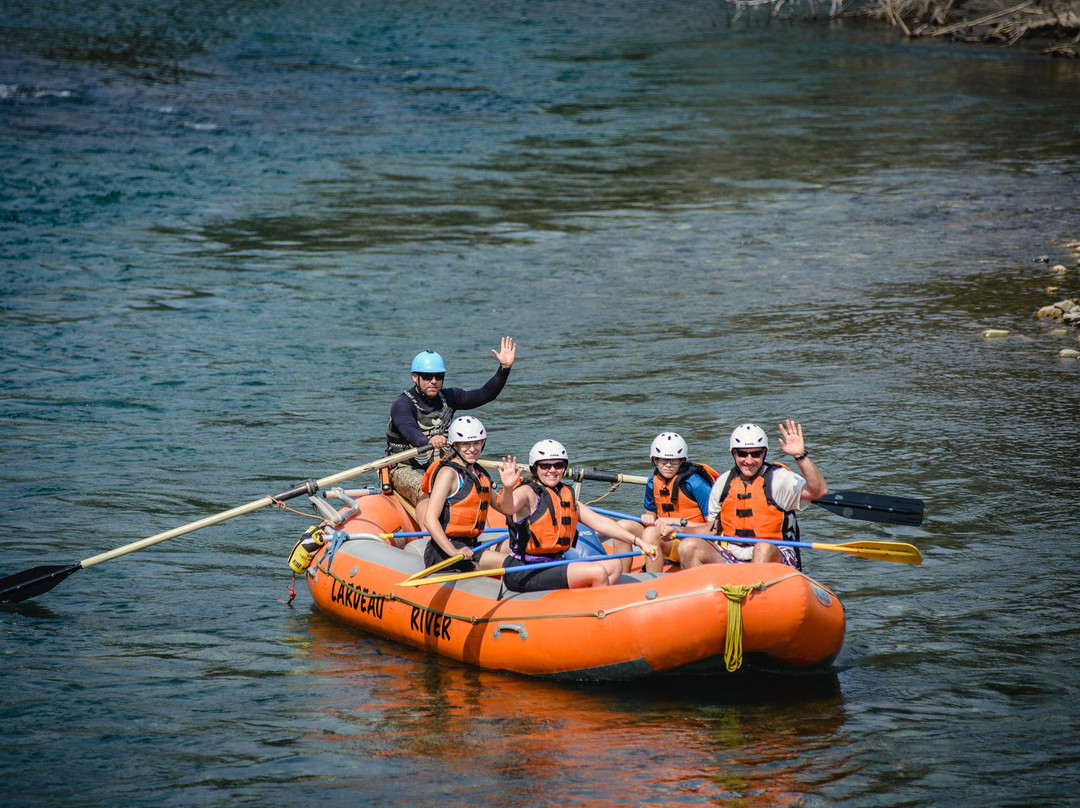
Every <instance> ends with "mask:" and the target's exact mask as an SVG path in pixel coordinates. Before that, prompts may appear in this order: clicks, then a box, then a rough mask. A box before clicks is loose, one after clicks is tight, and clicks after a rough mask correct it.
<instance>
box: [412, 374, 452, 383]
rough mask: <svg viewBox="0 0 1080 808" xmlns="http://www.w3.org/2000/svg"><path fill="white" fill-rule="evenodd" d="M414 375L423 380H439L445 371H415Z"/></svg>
mask: <svg viewBox="0 0 1080 808" xmlns="http://www.w3.org/2000/svg"><path fill="white" fill-rule="evenodd" d="M416 375H417V376H419V377H420V378H421V379H423V380H424V381H425V382H430V381H431V380H432V379H435V380H436V381H440V382H441V381H442V380H443V377H445V376H446V374H445V373H417V374H416Z"/></svg>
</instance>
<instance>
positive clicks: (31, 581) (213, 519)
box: [0, 446, 429, 603]
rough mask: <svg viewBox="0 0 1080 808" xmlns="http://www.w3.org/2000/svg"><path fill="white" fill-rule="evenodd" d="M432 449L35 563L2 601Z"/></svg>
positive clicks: (3, 583)
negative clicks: (88, 551)
mask: <svg viewBox="0 0 1080 808" xmlns="http://www.w3.org/2000/svg"><path fill="white" fill-rule="evenodd" d="M428 449H429V447H427V446H423V447H420V448H418V449H416V448H414V449H409V450H407V451H404V452H399V453H398V454H394V455H390V456H388V457H382V458H380V459H378V460H375V461H372V462H371V463H365V464H364V465H362V466H356V467H355V468H351V469H347V470H346V471H341V472H338V473H337V474H331V475H330V476H329V477H323V478H322V479H321V480H307V481H305V482H303V483H300V484H298V485H296V486H294V487H293V488H290V489H289V490H288V491H283V492H282V493H280V494H277V495H276V496H272V497H263V498H262V499H257V500H255V501H254V502H249V503H247V504H246V505H240V506H238V507H236V508H232V509H230V510H227V511H222V512H221V513H219V514H215V515H214V516H207V517H205V518H204V519H199V520H197V521H195V522H189V523H188V524H186V525H182V526H181V527H175V528H173V529H172V530H166V531H165V532H164V533H158V534H156V535H154V536H149V537H147V538H145V539H140V540H139V541H135V542H132V543H131V544H125V545H124V546H123V547H117V548H116V549H115V550H109V551H108V552H105V553H101V554H99V555H96V556H91V557H90V558H86V559H83V560H82V561H79V562H77V563H75V564H52V565H49V564H46V565H42V566H37V567H31V568H30V569H27V570H23V571H22V572H16V573H15V574H14V575H8V576H7V577H6V578H0V603H20V602H21V601H24V600H28V599H30V598H34V597H37V596H38V595H41V594H44V593H45V592H48V591H49V590H50V589H52V588H53V587H54V586H56V585H57V584H59V583H60V582H61V581H63V580H64V579H65V578H67V577H68V576H69V575H71V574H72V573H75V572H78V571H79V570H84V569H86V568H87V567H92V566H94V565H95V564H100V563H102V562H104V561H111V560H112V559H114V558H119V557H120V556H122V555H127V554H128V553H134V552H135V551H137V550H143V549H145V548H147V547H150V546H152V545H155V544H158V543H159V542H163V541H166V540H168V539H173V538H176V537H177V536H182V535H184V534H185V533H192V532H193V531H196V530H200V529H201V528H204V527H209V526H210V525H216V524H217V523H219V522H224V521H226V520H228V519H232V518H233V517H236V516H243V515H244V514H246V513H251V512H252V511H257V510H258V509H259V508H265V507H266V506H267V505H272V504H274V503H275V502H283V501H285V500H288V499H293V498H294V497H298V496H302V495H303V494H308V495H313V494H315V492H316V491H318V490H319V489H320V488H325V487H326V486H328V485H334V484H336V483H340V482H342V481H344V480H348V479H351V478H353V477H358V476H360V475H361V474H366V473H367V472H369V471H376V470H378V469H381V468H384V467H386V466H391V465H393V464H394V463H402V462H404V461H406V460H411V459H412V458H414V457H416V456H417V455H418V454H420V453H421V452H424V451H428Z"/></svg>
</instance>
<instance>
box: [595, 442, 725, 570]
mask: <svg viewBox="0 0 1080 808" xmlns="http://www.w3.org/2000/svg"><path fill="white" fill-rule="evenodd" d="M649 455H650V457H651V458H652V463H653V476H652V477H651V478H650V479H649V482H648V483H646V485H645V512H644V513H643V514H641V521H640V522H635V521H633V520H631V519H620V520H619V525H621V526H622V527H624V528H626V529H627V530H629V531H630V532H631V533H633V534H634V535H635V536H640V537H641V539H642V541H643V542H644V543H645V545H647V546H648V547H652V548H655V549H656V550H657V553H656V557H655V558H648V559H646V561H645V571H646V572H662V571H663V569H664V560H665V559H667V558H669V557H671V554H672V553H671V551H672V547H673V546H674V545H675V533H676V532H677V531H680V530H681V531H684V532H688V533H704V532H705V531H706V530H708V529H709V520H708V519H706V518H705V514H706V513H708V512H709V492H710V490H711V489H712V484H713V481H714V480H715V479H716V477H717V474H716V472H715V471H713V469H711V468H710V467H709V466H706V465H704V464H698V463H691V462H690V461H689V460H687V448H686V441H685V440H683V439H682V436H681V435H678V434H676V433H674V432H661V433H660V434H659V435H657V436H656V437H655V438H654V439H653V442H652V446H651V447H650V448H649ZM614 549H615V552H616V553H622V552H625V551H626V550H628V549H629V545H627V544H626V543H625V542H621V541H618V540H615V542H614ZM631 561H632V559H629V558H624V559H623V570H624V571H626V572H629V571H630V562H631Z"/></svg>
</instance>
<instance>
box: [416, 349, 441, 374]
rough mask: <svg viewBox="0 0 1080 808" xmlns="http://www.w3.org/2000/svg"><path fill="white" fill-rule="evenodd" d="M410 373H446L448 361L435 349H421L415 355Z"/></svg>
mask: <svg viewBox="0 0 1080 808" xmlns="http://www.w3.org/2000/svg"><path fill="white" fill-rule="evenodd" d="M409 373H446V363H445V362H443V359H442V357H441V356H439V355H438V354H437V353H435V352H434V351H421V352H420V353H418V354H417V355H416V356H414V357H413V361H412V367H411V368H409Z"/></svg>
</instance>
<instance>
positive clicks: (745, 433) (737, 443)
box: [728, 424, 769, 452]
mask: <svg viewBox="0 0 1080 808" xmlns="http://www.w3.org/2000/svg"><path fill="white" fill-rule="evenodd" d="M728 448H730V449H764V450H765V451H766V452H767V451H769V436H768V435H766V434H765V430H764V429H762V428H761V427H760V426H758V425H757V424H739V425H738V426H737V427H735V431H734V432H732V433H731V441H730V442H729V444H728Z"/></svg>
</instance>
